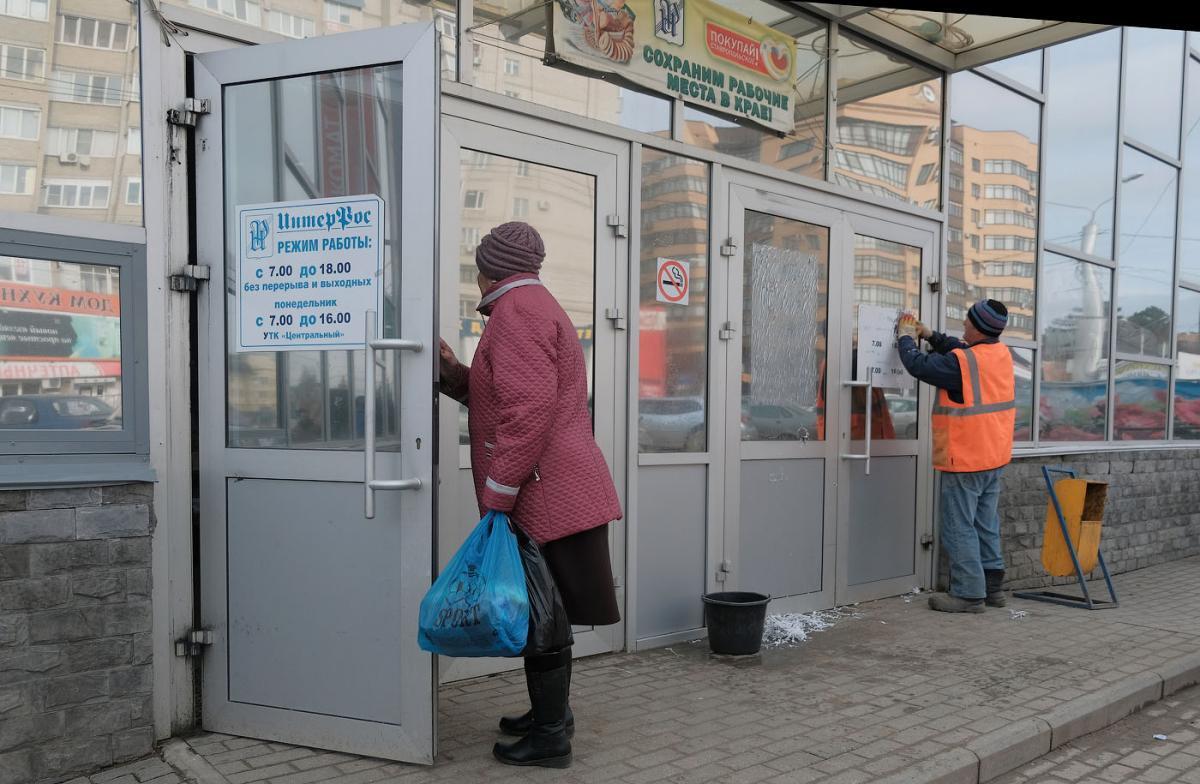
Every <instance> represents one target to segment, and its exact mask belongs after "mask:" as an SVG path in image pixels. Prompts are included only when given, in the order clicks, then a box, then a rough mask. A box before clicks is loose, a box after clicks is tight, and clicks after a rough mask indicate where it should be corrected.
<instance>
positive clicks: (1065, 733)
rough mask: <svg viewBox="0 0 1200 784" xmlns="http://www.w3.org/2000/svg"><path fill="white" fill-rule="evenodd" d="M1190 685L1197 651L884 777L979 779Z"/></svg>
mask: <svg viewBox="0 0 1200 784" xmlns="http://www.w3.org/2000/svg"><path fill="white" fill-rule="evenodd" d="M1196 684H1200V653H1194V654H1188V655H1187V656H1181V657H1179V658H1178V659H1172V660H1171V661H1169V662H1165V663H1164V664H1162V665H1160V666H1158V667H1156V668H1154V669H1153V670H1150V671H1147V672H1142V673H1138V674H1136V675H1130V676H1129V677H1127V678H1124V679H1122V680H1120V681H1118V682H1116V683H1110V684H1108V685H1107V686H1104V687H1103V688H1101V689H1099V690H1098V691H1094V692H1091V693H1090V694H1085V695H1083V696H1082V697H1077V698H1075V699H1073V700H1069V701H1067V702H1064V703H1062V704H1061V705H1058V706H1056V707H1055V708H1052V709H1051V710H1049V711H1047V712H1045V713H1042V714H1040V715H1038V716H1034V717H1032V718H1028V719H1022V720H1020V721H1016V722H1013V723H1012V724H1010V725H1008V726H1007V727H1002V728H1001V729H998V730H995V731H993V732H989V733H987V734H986V735H982V736H980V737H978V738H976V739H975V740H973V741H971V742H970V743H968V744H967V745H966V746H965V747H963V748H959V749H952V750H950V751H948V752H943V753H941V754H938V755H935V756H933V757H930V758H929V759H928V760H924V761H922V762H920V763H918V764H916V765H914V766H912V767H910V768H907V769H905V770H903V771H901V772H899V773H897V774H895V775H894V776H892V777H890V778H888V779H886V780H885V781H886V782H887V784H960V782H961V783H962V784H984V783H985V782H988V781H992V780H993V779H996V778H999V777H1000V776H1003V775H1004V774H1005V773H1008V772H1009V771H1012V770H1015V769H1016V768H1019V767H1020V766H1022V765H1024V764H1026V763H1029V762H1033V761H1034V760H1036V759H1038V758H1040V757H1042V756H1044V755H1046V754H1049V753H1050V752H1051V751H1052V750H1054V749H1057V748H1058V747H1059V746H1062V745H1063V744H1064V743H1069V742H1070V741H1072V740H1074V739H1075V738H1079V737H1082V736H1083V735H1087V734H1089V733H1092V732H1096V731H1097V730H1102V729H1104V728H1105V727H1108V726H1111V725H1113V724H1116V723H1117V722H1118V721H1120V720H1121V719H1123V718H1125V717H1126V716H1129V715H1130V714H1132V713H1136V712H1137V711H1139V710H1141V709H1142V708H1144V707H1146V706H1147V705H1150V704H1152V703H1155V702H1158V701H1159V700H1161V699H1163V698H1164V697H1169V696H1171V695H1172V694H1175V693H1176V692H1178V691H1181V690H1182V689H1186V688H1188V687H1189V686H1194V685H1196ZM968 757H969V758H970V759H971V761H972V763H971V764H970V765H968V764H967V758H968ZM964 768H971V769H969V770H968V769H964Z"/></svg>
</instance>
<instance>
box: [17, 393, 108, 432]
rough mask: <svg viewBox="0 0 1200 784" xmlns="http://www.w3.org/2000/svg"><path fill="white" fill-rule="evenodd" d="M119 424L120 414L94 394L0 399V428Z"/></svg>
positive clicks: (79, 427)
mask: <svg viewBox="0 0 1200 784" xmlns="http://www.w3.org/2000/svg"><path fill="white" fill-rule="evenodd" d="M120 426H121V417H120V414H118V412H117V411H116V410H114V409H113V407H112V406H110V405H109V404H108V403H105V402H104V401H103V400H101V399H99V398H95V397H87V396H84V395H15V396H12V397H2V398H0V428H36V429H40V430H115V429H117V428H119V427H120Z"/></svg>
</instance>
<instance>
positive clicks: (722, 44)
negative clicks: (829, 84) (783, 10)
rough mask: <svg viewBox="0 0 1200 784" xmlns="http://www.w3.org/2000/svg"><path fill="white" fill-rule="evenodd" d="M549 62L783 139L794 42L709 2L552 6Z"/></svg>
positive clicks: (607, 1)
mask: <svg viewBox="0 0 1200 784" xmlns="http://www.w3.org/2000/svg"><path fill="white" fill-rule="evenodd" d="M553 5H554V12H553V33H554V34H553V36H551V38H550V46H551V48H552V51H551V52H550V54H551V59H552V60H553V59H558V60H560V61H563V62H567V63H570V64H572V65H576V66H580V67H583V68H587V69H590V70H594V71H602V72H605V73H612V74H615V75H617V76H620V77H621V78H623V79H626V80H628V81H630V82H632V83H634V84H637V85H640V86H642V87H646V88H649V89H651V90H655V91H657V92H660V93H665V94H667V95H671V96H678V97H680V98H682V99H683V100H684V101H686V102H688V103H691V104H695V105H696V106H699V107H702V108H704V109H711V110H713V111H717V112H721V113H723V114H728V115H733V116H736V117H745V118H746V119H748V120H750V121H752V122H754V123H757V124H759V125H762V126H765V127H767V128H770V129H772V130H776V131H782V132H784V133H788V132H790V131H791V130H792V129H793V126H794V125H795V106H794V104H793V98H794V89H793V83H794V82H795V69H796V42H795V41H794V40H793V39H792V38H791V37H789V36H787V35H784V34H782V33H779V32H777V31H775V30H773V29H772V28H770V27H768V26H766V25H764V24H760V23H758V22H755V21H754V20H752V19H747V18H746V17H745V16H744V15H743V14H739V13H737V12H736V11H733V10H731V9H728V8H725V7H723V6H721V5H718V4H717V3H714V2H711V0H555V2H554V4H553Z"/></svg>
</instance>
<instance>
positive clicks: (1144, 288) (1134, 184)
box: [1117, 147, 1178, 358]
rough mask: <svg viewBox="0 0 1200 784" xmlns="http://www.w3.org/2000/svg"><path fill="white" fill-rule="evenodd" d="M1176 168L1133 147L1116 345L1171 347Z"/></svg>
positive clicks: (1127, 169) (1165, 352)
mask: <svg viewBox="0 0 1200 784" xmlns="http://www.w3.org/2000/svg"><path fill="white" fill-rule="evenodd" d="M1177 181H1178V175H1177V170H1176V169H1175V168H1174V167H1172V166H1168V165H1167V164H1165V163H1162V162H1161V161H1159V160H1158V159H1156V158H1151V157H1150V156H1149V155H1145V154H1143V153H1141V152H1139V151H1137V150H1135V149H1133V148H1132V147H1126V148H1125V154H1124V173H1123V176H1122V177H1121V212H1120V215H1119V216H1118V226H1119V233H1118V238H1119V240H1120V246H1119V252H1118V260H1117V351H1118V352H1121V353H1124V354H1138V355H1141V356H1145V357H1160V358H1165V357H1168V356H1170V352H1171V309H1172V304H1173V302H1172V300H1173V297H1172V296H1171V287H1172V280H1173V278H1174V273H1175V262H1174V259H1175V190H1176V183H1177Z"/></svg>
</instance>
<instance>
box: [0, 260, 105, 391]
mask: <svg viewBox="0 0 1200 784" xmlns="http://www.w3.org/2000/svg"><path fill="white" fill-rule="evenodd" d="M120 375H121V302H120V297H119V296H118V295H116V294H101V293H94V292H90V291H80V290H77V289H72V288H69V287H60V286H53V285H51V286H38V285H31V284H25V283H11V282H7V281H0V380H6V381H11V380H17V379H47V378H95V377H101V376H105V377H117V376H120Z"/></svg>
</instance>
